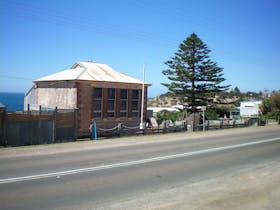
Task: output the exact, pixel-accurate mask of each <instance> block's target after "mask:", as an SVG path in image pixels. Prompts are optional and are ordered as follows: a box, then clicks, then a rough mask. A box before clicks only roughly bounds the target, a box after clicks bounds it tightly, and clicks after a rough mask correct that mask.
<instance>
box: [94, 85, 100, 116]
mask: <svg viewBox="0 0 280 210" xmlns="http://www.w3.org/2000/svg"><path fill="white" fill-rule="evenodd" d="M101 113H102V88H94V89H93V116H92V117H93V118H101V117H102V115H101Z"/></svg>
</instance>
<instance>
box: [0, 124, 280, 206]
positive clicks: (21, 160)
mask: <svg viewBox="0 0 280 210" xmlns="http://www.w3.org/2000/svg"><path fill="white" fill-rule="evenodd" d="M239 131H240V130H236V132H235V131H234V132H232V131H231V132H223V133H219V132H217V135H216V134H213V133H212V135H199V136H195V135H194V136H191V137H190V136H189V135H188V134H187V133H186V134H185V135H182V134H181V135H180V136H179V137H178V136H176V137H174V136H172V135H158V136H157V137H156V138H160V139H163V140H160V139H158V141H153V142H152V143H150V142H147V143H141V144H131V143H129V142H128V143H127V144H122V145H118V144H114V145H113V146H107V147H100V148H98V147H95V148H92V149H88V148H87V149H80V150H77V151H69V152H63V153H60V152H56V153H53V154H44V155H30V156H28V155H26V156H18V157H3V158H1V157H0V166H1V167H0V205H1V209H94V208H96V209H107V208H112V206H114V204H117V203H119V202H122V201H127V200H129V199H131V198H137V197H141V196H143V195H145V194H147V193H149V192H153V191H160V190H161V189H170V188H176V187H177V186H180V185H181V184H182V183H192V182H197V181H201V180H207V179H210V178H212V177H219V176H222V175H223V174H225V173H231V172H234V171H235V170H239V169H240V168H248V167H250V166H252V165H254V164H259V163H266V162H269V161H276V162H280V153H279V151H280V129H279V127H275V128H273V129H264V128H262V129H253V130H250V129H248V130H244V129H243V130H242V132H239ZM132 138H133V137H132ZM142 138H146V139H148V138H155V137H150V136H145V137H142ZM138 141H141V139H138ZM145 141H147V140H145ZM66 146H67V145H66ZM174 196H176V195H174Z"/></svg>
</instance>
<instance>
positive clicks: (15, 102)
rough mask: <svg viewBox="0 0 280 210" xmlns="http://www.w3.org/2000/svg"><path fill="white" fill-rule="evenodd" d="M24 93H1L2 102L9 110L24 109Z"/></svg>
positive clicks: (0, 100) (0, 101)
mask: <svg viewBox="0 0 280 210" xmlns="http://www.w3.org/2000/svg"><path fill="white" fill-rule="evenodd" d="M23 103H24V93H0V104H3V105H4V106H5V107H6V110H8V111H22V110H23Z"/></svg>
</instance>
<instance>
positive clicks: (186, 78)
mask: <svg viewBox="0 0 280 210" xmlns="http://www.w3.org/2000/svg"><path fill="white" fill-rule="evenodd" d="M210 52H211V51H210V50H209V49H208V47H207V45H206V44H204V43H203V42H202V40H201V39H200V38H199V37H198V36H197V35H196V34H195V33H192V34H191V35H190V36H189V37H188V38H187V39H185V40H184V41H183V42H182V43H181V44H180V45H179V50H178V51H177V52H176V53H175V56H174V57H172V58H171V60H169V61H166V62H165V64H166V65H167V66H168V67H169V68H168V69H166V70H163V71H162V73H163V74H164V75H166V76H167V78H168V79H169V80H170V81H171V82H170V83H162V85H164V86H166V87H167V88H168V90H169V92H171V93H173V94H175V95H176V96H180V97H182V98H187V101H184V102H189V104H190V105H191V106H198V105H205V104H206V103H207V99H208V98H209V96H213V95H214V94H215V93H217V92H221V91H225V90H227V89H228V87H229V86H222V85H221V84H220V83H222V82H224V81H225V79H224V78H223V73H222V71H223V68H221V67H219V66H218V65H217V63H216V62H214V61H212V60H211V59H210V58H209V53H210Z"/></svg>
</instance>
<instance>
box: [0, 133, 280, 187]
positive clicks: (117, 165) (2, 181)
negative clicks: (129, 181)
mask: <svg viewBox="0 0 280 210" xmlns="http://www.w3.org/2000/svg"><path fill="white" fill-rule="evenodd" d="M279 140H280V137H278V138H272V139H264V140H259V141H254V142H248V143H243V144H235V145H230V146H224V147H216V148H211V149H203V150H197V151H193V152H186V153H179V154H174V155H167V156H159V157H154V158H147V159H142V160H135V161H129V162H123V163H114V164H109V165H101V166H94V167H88V168H80V169H73V170H67V171H59V172H53V173H46V174H37V175H31V176H22V177H14V178H6V179H0V184H6V183H12V182H20V181H27V180H34V179H42V178H49V177H60V176H65V175H70V174H78V173H84V172H92V171H101V170H106V169H112V168H120V167H125V166H132V165H139V164H143V163H151V162H156V161H162V160H169V159H174V158H180V157H189V156H194V155H199V154H205V153H212V152H218V151H224V150H229V149H235V148H240V147H246V146H252V145H257V144H263V143H269V142H273V141H279Z"/></svg>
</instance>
